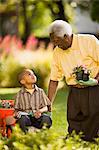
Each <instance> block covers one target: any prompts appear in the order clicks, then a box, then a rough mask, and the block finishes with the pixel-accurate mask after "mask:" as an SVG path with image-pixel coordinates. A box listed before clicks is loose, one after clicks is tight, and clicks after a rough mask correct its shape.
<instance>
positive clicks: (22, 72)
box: [18, 68, 32, 84]
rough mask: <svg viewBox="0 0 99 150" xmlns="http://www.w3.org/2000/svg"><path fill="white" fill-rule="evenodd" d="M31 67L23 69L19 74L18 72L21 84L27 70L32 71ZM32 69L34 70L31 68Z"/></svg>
mask: <svg viewBox="0 0 99 150" xmlns="http://www.w3.org/2000/svg"><path fill="white" fill-rule="evenodd" d="M30 70H31V69H27V68H25V69H23V70H22V71H21V72H20V73H19V74H18V82H19V83H20V84H21V82H20V81H21V80H22V79H23V76H24V75H25V73H26V72H27V71H30ZM31 71H32V70H31Z"/></svg>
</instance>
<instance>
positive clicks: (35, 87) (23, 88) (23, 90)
mask: <svg viewBox="0 0 99 150" xmlns="http://www.w3.org/2000/svg"><path fill="white" fill-rule="evenodd" d="M35 90H36V91H38V87H37V85H34V91H35ZM21 92H22V93H27V92H28V91H27V90H26V88H25V87H24V86H22V88H21Z"/></svg>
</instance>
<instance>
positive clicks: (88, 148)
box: [0, 126, 99, 150]
mask: <svg viewBox="0 0 99 150" xmlns="http://www.w3.org/2000/svg"><path fill="white" fill-rule="evenodd" d="M98 144H99V139H97V143H90V142H85V141H83V140H81V138H80V135H76V134H75V133H73V134H72V136H70V137H68V139H67V140H65V139H64V138H63V137H62V136H61V135H59V134H58V132H56V131H55V130H54V131H53V129H50V130H47V129H46V130H45V129H42V130H41V131H39V132H36V133H28V134H24V133H23V132H22V131H21V130H20V129H19V128H18V127H17V126H16V127H15V128H14V132H13V134H12V136H11V138H10V139H3V138H2V137H0V150H1V149H5V150H6V149H7V150H23V149H25V150H95V149H96V150H98V149H99V145H98Z"/></svg>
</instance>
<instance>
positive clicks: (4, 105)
mask: <svg viewBox="0 0 99 150" xmlns="http://www.w3.org/2000/svg"><path fill="white" fill-rule="evenodd" d="M12 107H13V103H12V102H11V101H9V100H0V108H12Z"/></svg>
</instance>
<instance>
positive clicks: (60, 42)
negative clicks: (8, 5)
mask: <svg viewBox="0 0 99 150" xmlns="http://www.w3.org/2000/svg"><path fill="white" fill-rule="evenodd" d="M50 40H51V42H52V43H53V44H54V46H58V47H59V48H61V49H63V50H66V49H68V48H69V47H71V44H72V36H69V35H64V37H63V38H62V37H58V36H56V35H55V34H54V33H51V34H50Z"/></svg>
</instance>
